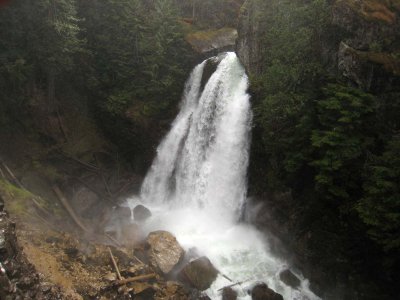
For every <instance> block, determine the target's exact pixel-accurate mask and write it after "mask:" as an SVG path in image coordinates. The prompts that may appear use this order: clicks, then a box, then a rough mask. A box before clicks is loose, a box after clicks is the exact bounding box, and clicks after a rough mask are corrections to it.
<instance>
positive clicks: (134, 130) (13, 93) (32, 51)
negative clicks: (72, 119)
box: [0, 0, 194, 159]
mask: <svg viewBox="0 0 400 300" xmlns="http://www.w3.org/2000/svg"><path fill="white" fill-rule="evenodd" d="M180 9H181V7H180V6H178V5H177V3H176V1H174V0H154V1H147V0H124V1H119V0H118V1H116V0H104V1H75V0H55V1H47V0H38V1H28V0H14V1H10V2H9V3H8V4H5V5H4V6H2V7H1V8H0V28H2V30H1V31H0V61H1V64H0V93H1V94H0V97H1V102H0V106H1V109H0V122H1V123H2V124H3V125H4V126H7V125H10V124H11V126H10V127H13V126H14V125H15V120H18V119H19V120H21V122H20V124H21V125H25V127H26V128H28V129H29V128H31V126H30V125H29V122H28V120H29V117H30V115H32V113H33V112H34V113H36V112H37V111H38V110H40V111H41V115H40V116H39V118H40V119H43V120H47V119H48V118H49V116H51V115H52V114H53V115H55V117H56V118H57V116H58V118H59V120H61V119H60V115H61V117H62V115H63V111H62V109H60V107H65V105H63V104H62V102H64V103H65V102H67V101H70V99H71V98H73V100H74V101H75V102H77V103H79V104H80V103H86V104H85V105H86V106H88V107H89V108H90V109H91V111H92V112H93V113H94V115H95V116H96V119H97V121H98V124H100V125H101V126H102V127H103V129H104V132H105V133H106V134H107V135H108V136H109V138H111V139H112V140H113V141H114V142H115V143H116V144H117V145H118V146H120V149H122V152H125V153H126V156H127V157H129V156H130V157H131V158H132V157H134V156H135V154H139V156H140V155H141V154H142V153H144V152H145V150H146V147H147V150H150V151H147V152H148V153H149V155H152V154H151V152H152V151H151V148H152V145H151V143H153V142H154V140H157V139H158V138H159V135H160V134H162V133H161V132H159V128H158V125H157V124H159V122H160V121H162V120H164V122H166V121H169V120H170V119H171V117H172V116H173V114H174V112H175V110H176V106H177V103H178V102H179V100H180V94H181V91H182V87H183V83H184V81H185V78H186V77H187V74H188V73H189V71H190V69H191V67H192V65H193V64H194V61H193V58H194V53H193V52H192V51H191V50H190V47H189V45H188V44H187V43H186V42H185V40H184V28H185V27H184V26H183V25H182V22H181V21H180V20H181V11H180ZM85 105H83V107H84V106H85ZM23 115H24V117H22V116H23ZM36 117H37V116H36ZM22 120H23V121H22ZM50 126H53V125H51V124H50ZM60 126H62V124H60ZM152 127H153V128H154V129H153V131H154V132H156V133H155V134H154V136H151V133H149V131H151V130H152ZM146 131H148V132H147V133H146ZM138 140H141V143H138V142H137V141H138ZM135 159H136V158H135ZM138 159H139V158H138Z"/></svg>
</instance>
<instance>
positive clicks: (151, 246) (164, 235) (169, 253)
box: [146, 231, 185, 274]
mask: <svg viewBox="0 0 400 300" xmlns="http://www.w3.org/2000/svg"><path fill="white" fill-rule="evenodd" d="M146 247H147V256H148V258H149V261H150V264H151V265H152V266H153V267H154V268H156V269H158V270H160V271H161V272H162V273H163V274H167V273H169V272H171V271H172V270H173V268H174V267H175V266H176V265H177V264H178V263H179V262H180V261H181V260H182V258H183V256H184V254H185V251H184V250H183V248H182V247H181V245H180V244H179V243H178V241H177V240H176V238H175V236H173V235H172V234H171V233H169V232H168V231H154V232H151V233H150V234H149V235H148V236H147V239H146Z"/></svg>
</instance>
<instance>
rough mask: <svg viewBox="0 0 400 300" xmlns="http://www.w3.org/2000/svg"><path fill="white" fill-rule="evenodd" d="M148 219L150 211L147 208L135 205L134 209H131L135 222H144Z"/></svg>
mask: <svg viewBox="0 0 400 300" xmlns="http://www.w3.org/2000/svg"><path fill="white" fill-rule="evenodd" d="M150 217H151V211H150V210H149V209H148V208H147V207H145V206H143V205H141V204H139V205H136V206H135V208H134V209H133V218H134V220H135V221H138V222H144V221H146V220H147V219H148V218H150Z"/></svg>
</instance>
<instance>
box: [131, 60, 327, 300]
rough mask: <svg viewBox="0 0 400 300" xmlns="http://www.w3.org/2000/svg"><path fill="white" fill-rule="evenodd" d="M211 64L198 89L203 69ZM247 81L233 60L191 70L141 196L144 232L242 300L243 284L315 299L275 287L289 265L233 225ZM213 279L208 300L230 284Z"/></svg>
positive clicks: (247, 114)
mask: <svg viewBox="0 0 400 300" xmlns="http://www.w3.org/2000/svg"><path fill="white" fill-rule="evenodd" d="M208 63H213V64H217V67H216V70H215V71H214V73H213V74H212V75H211V77H210V78H209V79H208V81H207V83H206V84H205V86H204V87H203V86H202V81H203V80H202V78H203V76H204V75H205V74H203V73H204V70H205V66H206V64H208ZM247 88H248V79H247V76H246V74H245V71H244V68H243V67H242V66H241V64H240V62H239V60H238V58H237V57H236V54H235V53H225V54H224V55H222V56H219V57H215V58H211V59H209V60H206V61H204V62H203V63H201V64H199V65H198V66H196V67H195V68H194V70H193V72H192V73H191V75H190V78H189V79H188V81H187V83H186V86H185V90H184V93H183V98H182V102H181V108H180V112H179V114H178V116H177V117H176V119H175V121H174V122H173V123H172V125H171V129H170V131H169V133H168V134H167V135H166V137H165V138H164V139H163V141H162V142H161V143H160V145H159V147H158V149H157V156H156V158H155V160H154V162H153V164H152V166H151V168H150V170H149V172H148V174H147V176H146V178H145V180H144V182H143V185H142V189H141V194H140V197H133V198H132V199H130V205H131V206H134V205H136V204H138V203H142V204H145V205H146V206H148V207H150V209H151V210H152V212H153V216H152V218H151V219H150V220H149V221H148V222H147V223H146V224H144V230H145V231H147V232H150V231H153V230H160V229H164V230H169V231H171V232H172V233H174V234H175V235H176V237H177V239H178V241H179V242H180V243H181V245H182V246H183V247H184V248H186V249H187V250H188V249H192V248H196V251H197V252H198V253H201V255H206V256H208V257H209V258H210V260H211V261H212V262H213V264H214V265H215V266H216V267H217V268H218V269H219V270H221V271H222V272H223V273H224V274H226V275H228V276H229V277H230V278H232V279H233V280H234V281H235V282H240V281H245V282H246V283H245V284H243V285H239V286H238V287H237V289H238V292H239V298H240V299H250V298H249V296H248V295H247V293H246V285H249V284H253V283H254V282H257V281H264V282H266V283H267V284H268V286H269V287H271V288H272V289H274V290H275V291H277V292H279V293H281V294H282V295H283V296H284V298H285V299H304V300H306V299H309V300H312V299H319V298H318V297H316V296H315V295H314V294H313V293H311V292H310V291H309V289H308V282H307V280H305V279H304V278H303V277H302V276H301V274H297V275H298V276H299V277H300V278H301V279H302V283H301V287H299V288H298V289H291V288H290V287H288V286H286V285H284V284H283V283H282V282H281V281H280V280H279V275H278V274H279V272H280V271H282V270H283V269H285V268H288V267H289V266H288V264H287V263H286V262H285V261H283V260H282V259H279V258H277V257H275V256H274V255H273V254H272V253H271V251H270V250H269V245H268V243H267V241H266V240H265V238H264V236H263V234H261V233H260V232H259V231H257V230H256V229H255V228H254V227H252V226H251V225H248V224H241V223H239V222H238V220H239V217H240V214H241V212H242V209H243V206H244V203H245V201H246V190H247V182H246V172H247V167H248V161H249V145H250V130H251V120H252V113H251V107H250V97H249V95H248V94H247ZM229 284H230V282H227V280H226V278H224V277H222V276H219V277H218V279H217V280H216V281H215V282H214V284H213V285H212V287H211V288H210V289H209V290H208V291H207V293H208V295H209V296H210V297H211V298H212V299H219V298H220V297H221V295H220V293H219V292H218V289H219V288H221V287H223V286H226V285H229Z"/></svg>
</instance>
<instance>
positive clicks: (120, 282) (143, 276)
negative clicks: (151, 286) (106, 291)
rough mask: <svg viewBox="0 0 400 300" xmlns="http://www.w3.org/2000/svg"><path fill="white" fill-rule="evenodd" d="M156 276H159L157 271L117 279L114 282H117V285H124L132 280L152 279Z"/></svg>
mask: <svg viewBox="0 0 400 300" xmlns="http://www.w3.org/2000/svg"><path fill="white" fill-rule="evenodd" d="M156 276H157V274H156V273H150V274H146V275H139V276H135V277H131V278H127V279H123V280H117V281H115V282H114V283H115V285H124V284H127V283H130V282H135V281H140V280H147V279H152V278H155V277H156Z"/></svg>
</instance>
